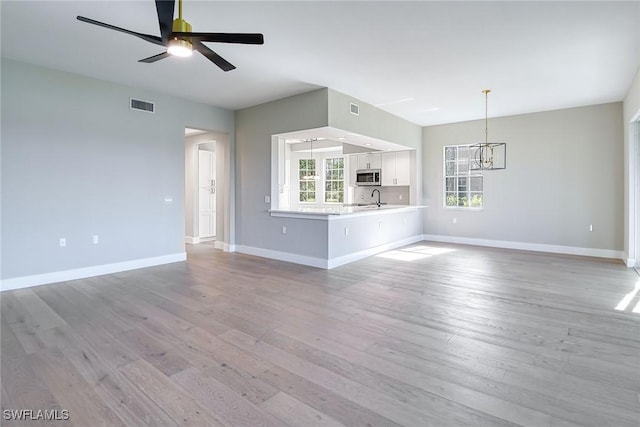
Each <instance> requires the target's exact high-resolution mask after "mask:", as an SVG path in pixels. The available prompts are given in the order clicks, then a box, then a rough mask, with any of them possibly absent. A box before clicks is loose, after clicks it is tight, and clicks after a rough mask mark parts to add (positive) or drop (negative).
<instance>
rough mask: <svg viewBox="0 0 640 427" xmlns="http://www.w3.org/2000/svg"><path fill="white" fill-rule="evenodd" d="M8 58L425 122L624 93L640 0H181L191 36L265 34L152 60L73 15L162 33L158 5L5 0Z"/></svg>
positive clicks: (189, 89) (638, 42) (241, 100)
mask: <svg viewBox="0 0 640 427" xmlns="http://www.w3.org/2000/svg"><path fill="white" fill-rule="evenodd" d="M0 3H1V8H2V9H1V19H2V26H1V27H2V28H1V36H2V56H3V57H8V58H13V59H17V60H21V61H25V62H30V63H35V64H38V65H42V66H45V67H51V68H55V69H61V70H66V71H71V72H75V73H79V74H83V75H87V76H92V77H96V78H100V79H104V80H110V81H114V82H119V83H124V84H128V85H134V86H138V87H143V88H149V89H154V90H159V91H163V92H167V93H171V94H175V95H179V96H182V97H184V98H188V99H192V100H195V101H200V102H204V103H207V104H211V105H216V106H220V107H224V108H229V109H239V108H243V107H247V106H251V105H255V104H259V103H263V102H266V101H270V100H274V99H278V98H282V97H285V96H289V95H293V94H296V93H301V92H306V91H309V90H312V89H315V88H318V87H329V88H331V89H334V90H337V91H340V92H343V93H346V94H348V95H351V96H353V97H355V98H359V99H361V100H363V101H365V102H368V103H371V104H374V105H380V108H382V109H384V110H387V111H389V112H391V113H393V114H396V115H398V116H401V117H404V118H406V119H407V120H410V121H412V122H414V123H417V124H420V125H432V124H440V123H449V122H457V121H464V120H471V119H478V118H481V117H484V95H483V94H482V92H481V91H482V90H483V89H485V88H489V89H491V90H492V92H491V94H490V95H489V116H490V117H496V116H505V115H512V114H520V113H529V112H535V111H545V110H552V109H558V108H566V107H573V106H581V105H591V104H598V103H605V102H614V101H620V100H622V99H623V97H624V95H625V93H626V91H627V90H628V88H629V86H630V84H631V80H632V78H633V76H634V75H635V73H636V70H637V69H638V66H639V65H640V2H638V1H635V2H634V1H632V2H619V3H617V2H577V1H572V2H551V1H547V2H521V1H512V2H478V1H475V2H424V1H412V2H398V1H394V2H378V1H376V2H364V1H355V0H354V1H343V2H331V1H299V2H289V1H277V2H270V1H258V2H243V1H226V2H214V1H196V0H184V17H185V19H186V20H187V21H189V22H190V23H191V24H192V25H193V30H194V31H213V32H261V33H263V34H264V37H265V44H264V45H263V46H255V45H229V44H227V45H225V44H209V46H210V47H212V48H213V49H214V50H215V51H216V52H218V53H219V54H220V55H222V56H223V57H225V58H226V59H227V60H228V61H230V62H231V63H233V64H234V65H236V66H237V67H238V68H237V69H236V70H233V71H230V72H228V73H224V72H222V71H221V70H220V69H218V68H217V67H216V66H214V65H213V64H212V63H210V62H209V61H207V60H206V59H205V58H204V57H202V56H200V55H194V57H192V58H188V59H183V58H168V59H165V60H162V61H160V62H157V63H155V64H143V63H138V62H137V60H138V59H141V58H145V57H148V56H151V55H154V54H156V53H160V51H161V49H160V48H159V47H158V46H155V45H152V44H149V43H147V42H145V41H142V40H140V39H137V38H135V37H132V36H128V35H126V34H123V33H119V32H115V31H111V30H107V29H104V28H100V27H96V26H92V25H89V24H86V23H82V22H79V21H77V20H76V19H75V17H76V15H83V16H86V17H89V18H92V19H96V20H99V21H103V22H107V23H110V24H113V25H117V26H120V27H124V28H128V29H131V30H134V31H138V32H143V33H149V34H155V35H158V33H159V30H158V23H157V15H156V11H155V4H154V2H153V1H152V0H138V1H113V0H112V1H93V0H87V1H71V2H60V1H42V2H35V1H24V0H23V1H15V2H14V1H6V0H3V1H2V2H0Z"/></svg>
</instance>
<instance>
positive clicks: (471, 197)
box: [443, 145, 483, 209]
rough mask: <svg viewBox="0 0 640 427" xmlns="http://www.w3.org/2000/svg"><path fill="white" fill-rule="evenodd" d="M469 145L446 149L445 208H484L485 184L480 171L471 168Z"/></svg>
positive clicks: (450, 146) (449, 146)
mask: <svg viewBox="0 0 640 427" xmlns="http://www.w3.org/2000/svg"><path fill="white" fill-rule="evenodd" d="M469 158H470V149H469V146H468V145H448V146H446V147H444V166H443V167H444V206H445V207H449V208H451V207H457V208H476V209H477V208H482V206H483V193H482V192H483V182H482V175H480V174H479V172H478V171H472V170H471V169H470V168H469Z"/></svg>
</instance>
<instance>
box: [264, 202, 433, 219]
mask: <svg viewBox="0 0 640 427" xmlns="http://www.w3.org/2000/svg"><path fill="white" fill-rule="evenodd" d="M422 208H426V206H416V205H381V206H376V205H368V206H336V207H324V208H321V207H317V208H315V207H308V208H298V209H292V210H284V209H271V210H269V211H268V212H269V213H270V214H271V216H276V217H286V218H305V219H324V220H332V219H339V218H341V217H342V218H344V217H349V218H351V217H353V216H360V215H379V214H385V213H395V212H403V211H412V210H416V209H422Z"/></svg>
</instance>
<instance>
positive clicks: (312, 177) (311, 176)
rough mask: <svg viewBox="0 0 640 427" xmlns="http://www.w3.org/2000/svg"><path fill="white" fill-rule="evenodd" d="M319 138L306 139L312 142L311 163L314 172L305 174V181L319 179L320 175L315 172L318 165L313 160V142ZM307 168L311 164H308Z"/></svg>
mask: <svg viewBox="0 0 640 427" xmlns="http://www.w3.org/2000/svg"><path fill="white" fill-rule="evenodd" d="M317 140H318V139H317V138H309V139H307V140H305V142H310V143H311V154H310V158H309V161H310V163H313V165H314V166H313V172H314V173H308V174H307V175H305V176H303V177H302V179H304V180H305V181H312V180H317V179H319V178H320V177H319V176H318V175H317V174H316V173H315V172H316V169H317V168H316V165H315V163H314V161H313V142H314V141H317ZM307 170H309V165H307Z"/></svg>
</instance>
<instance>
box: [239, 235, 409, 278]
mask: <svg viewBox="0 0 640 427" xmlns="http://www.w3.org/2000/svg"><path fill="white" fill-rule="evenodd" d="M421 240H422V235H417V236H412V237H409V238H406V239H402V240H397V241H395V242H391V243H387V244H385V245H381V246H376V247H374V248H369V249H365V250H362V251H359V252H355V253H352V254H349V255H343V256H340V257H336V258H331V259H324V258H316V257H309V256H304V255H298V254H292V253H290V252H281V251H274V250H271V249H263V248H255V247H252V246H242V245H237V246H236V251H237V252H240V253H243V254H248V255H254V256H259V257H262V258H270V259H277V260H278V261H286V262H292V263H294V264H302V265H308V266H310V267H317V268H323V269H325V270H330V269H332V268H336V267H339V266H341V265H345V264H348V263H350V262H354V261H358V260H361V259H363V258H367V257H370V256H372V255H376V254H379V253H380V252H385V251H389V250H391V249H395V248H399V247H401V246H405V245H410V244H411V243H415V242H419V241H421Z"/></svg>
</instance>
